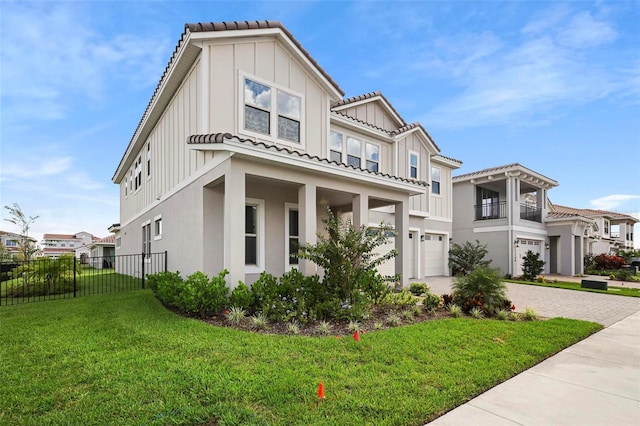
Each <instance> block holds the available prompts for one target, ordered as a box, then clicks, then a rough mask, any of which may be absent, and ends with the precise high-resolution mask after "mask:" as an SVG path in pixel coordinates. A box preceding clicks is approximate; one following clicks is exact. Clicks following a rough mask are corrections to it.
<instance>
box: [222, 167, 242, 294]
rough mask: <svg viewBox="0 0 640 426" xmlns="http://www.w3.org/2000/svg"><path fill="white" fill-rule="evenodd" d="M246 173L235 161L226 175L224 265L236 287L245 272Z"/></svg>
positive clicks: (231, 283)
mask: <svg viewBox="0 0 640 426" xmlns="http://www.w3.org/2000/svg"><path fill="white" fill-rule="evenodd" d="M244 216H245V173H244V171H243V170H239V169H238V166H237V165H236V166H235V167H234V165H233V163H232V164H231V167H230V168H229V171H228V172H227V173H225V176H224V230H223V233H224V267H225V268H226V269H227V270H228V271H229V275H228V276H227V284H228V286H229V288H235V287H236V286H237V285H238V281H243V282H244V280H245V274H244V266H245V265H244V240H245V239H244V231H245V230H244Z"/></svg>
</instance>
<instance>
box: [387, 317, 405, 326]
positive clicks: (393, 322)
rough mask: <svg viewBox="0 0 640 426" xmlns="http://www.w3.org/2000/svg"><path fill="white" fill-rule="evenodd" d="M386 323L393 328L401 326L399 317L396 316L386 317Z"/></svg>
mask: <svg viewBox="0 0 640 426" xmlns="http://www.w3.org/2000/svg"><path fill="white" fill-rule="evenodd" d="M387 323H389V325H391V326H393V327H397V326H399V325H400V324H402V319H400V317H399V316H398V315H397V314H390V315H389V316H388V317H387Z"/></svg>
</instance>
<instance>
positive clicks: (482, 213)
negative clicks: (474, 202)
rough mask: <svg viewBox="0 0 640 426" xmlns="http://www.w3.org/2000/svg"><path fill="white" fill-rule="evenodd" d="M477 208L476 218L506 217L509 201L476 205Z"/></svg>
mask: <svg viewBox="0 0 640 426" xmlns="http://www.w3.org/2000/svg"><path fill="white" fill-rule="evenodd" d="M474 207H475V210H476V220H490V219H504V218H505V217H507V202H506V201H500V202H498V203H490V204H482V205H479V206H474Z"/></svg>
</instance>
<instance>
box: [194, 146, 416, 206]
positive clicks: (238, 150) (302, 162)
mask: <svg viewBox="0 0 640 426" xmlns="http://www.w3.org/2000/svg"><path fill="white" fill-rule="evenodd" d="M192 149H195V150H201V151H228V152H231V153H232V155H233V154H239V155H245V156H247V157H251V158H254V159H258V160H259V161H265V160H266V161H271V162H275V163H284V164H286V165H288V166H292V167H299V168H303V169H306V170H311V171H315V172H319V173H323V174H330V175H333V176H338V177H344V178H347V179H352V180H358V181H362V182H367V183H371V184H375V185H380V186H385V187H387V188H393V189H397V190H400V191H405V192H408V193H409V195H424V194H426V193H427V188H424V189H422V188H420V187H418V186H417V185H415V184H411V183H407V182H402V181H398V180H395V179H392V178H388V177H384V176H379V175H374V174H371V173H368V172H365V171H359V170H355V169H349V168H346V167H342V166H335V167H332V166H331V165H330V164H326V163H319V162H318V161H317V160H312V159H309V158H304V157H297V158H295V160H294V161H292V159H291V155H292V154H289V153H287V152H280V151H274V150H271V149H263V148H257V147H254V146H253V145H251V146H249V145H247V143H246V142H234V141H229V140H227V141H225V142H224V143H211V144H193V145H192ZM294 155H295V154H294Z"/></svg>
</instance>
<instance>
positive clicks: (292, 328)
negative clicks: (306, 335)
mask: <svg viewBox="0 0 640 426" xmlns="http://www.w3.org/2000/svg"><path fill="white" fill-rule="evenodd" d="M287 333H289V334H300V323H298V322H297V321H292V322H288V323H287Z"/></svg>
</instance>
